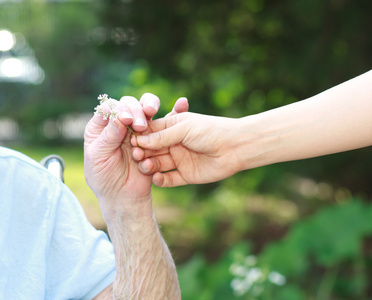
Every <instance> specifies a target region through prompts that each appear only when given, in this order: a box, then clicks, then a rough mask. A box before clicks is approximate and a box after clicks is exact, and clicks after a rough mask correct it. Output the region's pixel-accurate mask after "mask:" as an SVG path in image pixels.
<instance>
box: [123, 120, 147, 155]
mask: <svg viewBox="0 0 372 300" xmlns="http://www.w3.org/2000/svg"><path fill="white" fill-rule="evenodd" d="M125 126H127V128H128V130H129V131H130V132H131V133H133V135H134V136H135V137H137V134H136V133H135V132H134V131H133V129H132V128H130V127H129V126H128V125H125ZM137 145H138V144H137ZM138 147H140V148H141V149H142V150H143V151H145V149H144V148H143V147H142V146H141V145H138Z"/></svg>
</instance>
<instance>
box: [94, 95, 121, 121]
mask: <svg viewBox="0 0 372 300" xmlns="http://www.w3.org/2000/svg"><path fill="white" fill-rule="evenodd" d="M97 99H98V100H99V105H97V106H96V107H95V108H94V110H95V114H96V115H98V116H102V117H103V119H104V120H107V119H108V118H110V120H111V121H115V120H116V119H117V118H118V111H117V110H116V103H115V100H114V99H112V98H109V96H108V95H107V94H100V95H99V96H98V98H97ZM104 103H105V104H107V106H108V108H109V111H105V110H104V109H103V108H102V104H104Z"/></svg>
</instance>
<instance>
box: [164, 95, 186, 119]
mask: <svg viewBox="0 0 372 300" xmlns="http://www.w3.org/2000/svg"><path fill="white" fill-rule="evenodd" d="M187 111H189V102H188V100H187V98H185V97H181V98H179V99H178V100H177V101H176V103H175V104H174V106H173V109H172V111H171V112H170V113H168V114H167V115H166V116H165V117H170V116H173V115H175V114H179V113H182V112H187Z"/></svg>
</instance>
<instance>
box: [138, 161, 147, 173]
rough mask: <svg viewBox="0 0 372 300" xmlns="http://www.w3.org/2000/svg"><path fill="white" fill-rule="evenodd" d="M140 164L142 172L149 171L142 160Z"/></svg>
mask: <svg viewBox="0 0 372 300" xmlns="http://www.w3.org/2000/svg"><path fill="white" fill-rule="evenodd" d="M140 165H141V169H142V171H143V172H144V173H148V172H149V170H148V169H147V167H146V164H145V163H144V162H141V163H140Z"/></svg>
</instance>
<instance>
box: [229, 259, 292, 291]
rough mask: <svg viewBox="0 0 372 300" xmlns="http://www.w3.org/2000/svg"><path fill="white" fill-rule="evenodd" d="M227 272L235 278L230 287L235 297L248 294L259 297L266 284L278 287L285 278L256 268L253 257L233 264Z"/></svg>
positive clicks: (276, 273) (255, 261)
mask: <svg viewBox="0 0 372 300" xmlns="http://www.w3.org/2000/svg"><path fill="white" fill-rule="evenodd" d="M229 270H230V273H231V274H232V275H233V276H234V277H235V278H234V279H233V280H232V281H231V284H230V285H231V288H232V289H233V291H234V294H235V295H236V296H242V295H244V294H246V293H248V292H249V294H250V295H251V296H259V295H260V294H262V293H263V292H264V288H265V286H266V287H267V283H271V284H275V285H278V286H282V285H284V284H285V283H286V278H285V276H284V275H282V274H280V273H279V272H276V271H270V270H268V269H266V268H265V269H262V268H260V267H259V266H257V258H256V256H254V255H249V256H247V257H246V258H245V260H244V261H243V263H241V264H239V263H237V262H234V263H233V264H231V266H230V269H229Z"/></svg>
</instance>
